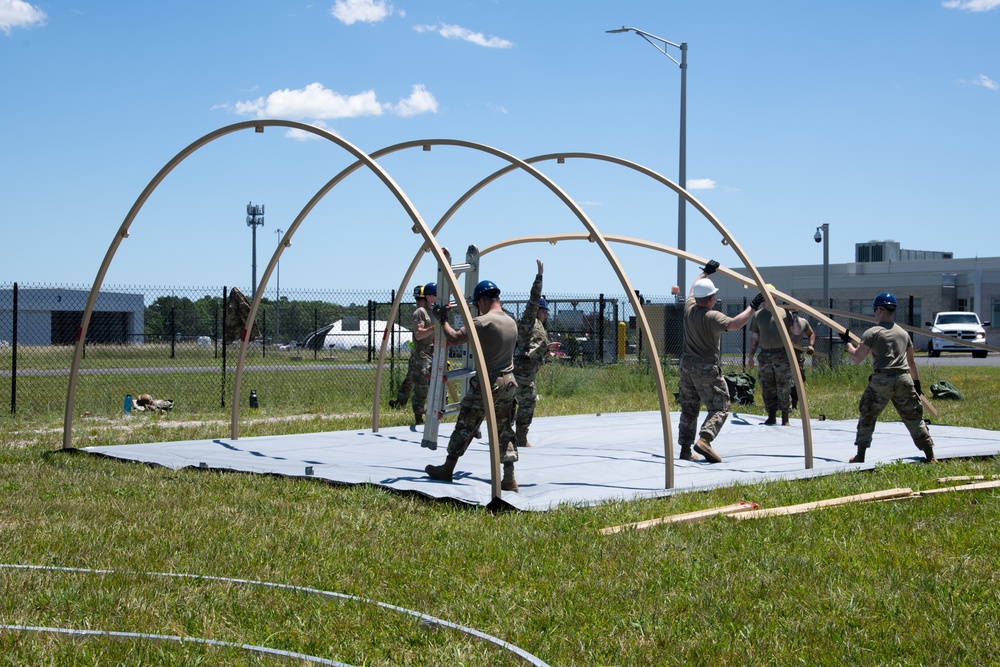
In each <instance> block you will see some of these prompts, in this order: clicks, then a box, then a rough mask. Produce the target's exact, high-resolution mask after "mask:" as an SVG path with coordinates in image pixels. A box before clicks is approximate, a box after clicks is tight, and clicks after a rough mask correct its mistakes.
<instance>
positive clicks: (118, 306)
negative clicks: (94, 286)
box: [0, 288, 145, 345]
mask: <svg viewBox="0 0 1000 667" xmlns="http://www.w3.org/2000/svg"><path fill="white" fill-rule="evenodd" d="M88 296H90V291H89V290H84V289H62V288H44V289H34V288H28V289H21V288H19V289H18V290H17V343H18V345H73V344H75V343H76V338H77V334H78V332H79V330H80V324H81V322H82V320H83V311H84V308H85V307H86V305H87V297H88ZM14 307H15V304H14V290H13V289H3V290H0V340H4V341H8V342H11V343H13V342H14ZM144 326H145V322H144V299H143V295H142V294H127V293H122V292H101V293H100V294H98V297H97V302H96V303H95V304H94V312H93V314H92V315H91V318H90V326H89V327H88V330H87V340H88V341H91V342H95V343H119V344H125V343H141V342H142V334H143V329H144Z"/></svg>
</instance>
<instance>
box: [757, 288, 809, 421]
mask: <svg viewBox="0 0 1000 667" xmlns="http://www.w3.org/2000/svg"><path fill="white" fill-rule="evenodd" d="M767 289H770V290H774V285H771V284H770V283H768V285H767ZM763 305H764V307H763V308H762V309H761V310H758V311H757V312H756V313H755V314H754V316H753V320H752V321H751V322H750V331H751V333H750V363H749V364H748V366H749V367H750V369H753V367H754V353H756V352H757V348H758V347H759V348H760V355H759V359H758V361H759V362H760V370H759V371H758V372H757V377H758V379H759V380H760V389H761V392H762V393H763V394H764V408H765V409H766V410H767V421H765V422H764V424H765V425H767V426H774V425H775V424H776V423H777V419H776V418H775V415H776V414H777V412H778V410H781V425H782V426H788V425H789V421H788V410H789V408H790V407H791V403H792V389H793V388H794V384H793V383H792V367H791V364H789V362H788V355H787V354H786V353H785V348H784V345H783V343H782V342H781V330H780V329H779V327H782V326H784V327H785V328H787V329H788V330H789V332H790V333H791V337H792V340H797V339H799V338H801V337H802V324H801V323H800V322H799V318H798V317H794V316H793V315H792V314H791V313H790V312H789V311H787V310H785V309H784V308H781V307H780V306H779V307H777V311H776V312H772V310H771V306H770V304H769V303H767V302H766V301H765V302H764V304H763Z"/></svg>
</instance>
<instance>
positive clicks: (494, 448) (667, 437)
mask: <svg viewBox="0 0 1000 667" xmlns="http://www.w3.org/2000/svg"><path fill="white" fill-rule="evenodd" d="M417 146H421V147H423V148H425V149H426V148H428V147H430V146H455V147H460V148H471V149H473V150H478V151H481V152H485V153H488V154H490V155H493V156H495V157H499V158H501V159H503V160H507V161H508V162H509V163H511V169H523V170H524V171H526V172H527V173H529V174H530V175H532V176H534V177H535V178H536V179H537V180H539V181H541V182H542V184H543V185H545V186H546V187H547V188H549V190H551V191H552V192H553V193H554V194H555V195H556V196H557V197H559V198H560V199H561V200H562V201H563V203H565V204H566V206H567V207H568V208H569V209H570V210H571V211H572V212H573V213H574V214H575V215H576V217H577V218H578V219H579V220H580V221H581V222H582V223H583V225H584V227H585V228H586V229H587V230H588V232H589V235H590V238H591V239H593V240H594V241H595V242H597V243H598V245H599V246H600V247H601V250H602V251H603V252H604V254H605V257H606V258H607V259H608V262H609V263H610V264H611V266H612V268H613V269H614V271H615V273H616V274H617V275H618V278H619V280H620V282H621V284H622V287H623V288H624V289H625V291H626V294H628V295H629V299H630V301H631V302H632V305H633V308H634V309H635V312H636V316H637V318H638V320H639V322H640V326H641V328H642V330H643V333H644V335H645V336H646V337H647V339H648V340H649V341H650V354H651V355H652V357H653V358H654V359H656V360H657V363H654V364H652V366H653V370H654V375H655V376H656V379H657V385H658V390H657V391H658V396H659V400H660V413H661V416H662V419H663V423H664V425H663V430H664V450H665V453H666V459H667V461H668V466H667V471H666V475H665V477H666V479H665V483H666V486H667V488H672V487H673V442H672V437H671V431H670V420H669V411H668V404H667V395H666V389H665V385H664V380H663V369H662V368H661V367H660V365H659V361H658V360H659V354H658V352H657V350H656V345H655V343H654V342H653V338H652V333H651V329H650V327H649V322H648V321H647V320H646V316H645V313H643V312H642V309H641V308H639V304H638V303H637V301H636V297H635V291H634V290H633V289H632V285H631V282H630V281H629V280H628V277H627V276H626V275H625V272H624V269H622V267H621V265H620V263H619V262H618V260H617V258H616V257H615V255H614V253H613V252H612V250H611V247H610V246H609V245H608V244H607V243H606V242H605V241H603V239H602V237H601V234H600V232H599V231H598V230H597V228H596V227H595V226H594V224H593V223H592V222H591V221H590V219H589V218H588V217H587V215H586V214H585V213H584V212H583V210H582V209H581V208H580V207H579V205H577V204H576V202H575V201H573V199H572V198H570V197H569V195H567V194H566V193H565V192H563V190H562V189H561V188H559V186H558V185H556V184H555V183H554V182H553V181H551V180H550V179H549V178H548V177H547V176H545V175H544V174H542V173H541V172H539V171H538V170H537V169H535V168H534V167H532V166H531V165H529V164H528V163H526V162H524V161H522V160H520V159H519V158H517V157H514V156H513V155H510V154H508V153H506V152H504V151H501V150H499V149H496V148H493V147H491V146H487V145H485V144H478V143H474V142H470V141H462V140H457V139H427V140H420V141H409V142H404V143H400V144H395V145H393V146H389V147H386V148H383V149H380V150H378V151H375V152H373V153H372V154H371V155H370V156H369V157H370V158H372V159H374V158H375V157H381V156H384V155H386V154H388V153H391V152H394V151H399V150H403V149H406V148H414V147H417ZM360 166H361V165H360V164H358V163H355V164H352V165H350V166H348V167H347V168H345V169H344V170H342V171H341V172H340V173H339V174H337V175H336V176H334V177H333V178H332V179H331V180H330V181H328V182H327V183H326V185H324V186H323V187H322V188H320V190H319V191H317V193H316V194H315V195H314V196H313V198H312V199H311V200H310V202H309V203H308V204H307V205H306V207H305V208H304V209H303V210H302V211H301V212H300V213H299V215H298V216H296V218H295V221H294V222H293V223H292V225H291V226H289V230H288V232H286V234H285V236H284V237H283V238H282V241H281V243H280V244H279V246H278V248H276V249H275V251H274V254H273V255H272V257H271V261H270V262H269V264H268V266H267V269H266V270H265V271H264V274H263V276H262V278H261V281H260V285H259V287H258V290H257V296H256V297H255V299H254V302H253V303H252V304H251V308H250V315H249V317H248V323H247V326H248V327H252V324H253V320H254V318H255V317H256V312H257V306H258V305H259V303H260V298H261V296H262V294H263V291H264V288H265V286H266V285H267V280H268V278H269V277H270V274H271V272H272V271H273V269H274V267H275V266H276V265H277V262H278V258H280V256H281V253H282V252H283V250H284V248H285V247H288V245H290V243H291V235H292V234H293V233H294V230H295V229H296V228H297V227H298V225H299V224H300V223H301V221H302V219H303V218H304V217H305V216H306V215H307V214H308V213H309V211H310V210H312V208H313V207H314V206H315V205H316V203H318V202H319V200H320V199H322V198H323V197H324V196H325V195H326V194H327V193H328V192H329V191H330V190H331V189H332V188H333V187H334V186H336V185H337V184H338V183H340V182H341V181H342V180H343V179H344V178H346V176H347V175H349V174H350V173H353V171H355V170H356V169H358V168H359V167H360ZM470 196H471V195H470ZM466 199H467V197H466ZM457 209H458V206H453V207H452V208H451V209H450V210H449V212H448V214H447V216H446V217H445V218H442V220H441V221H439V222H438V224H437V225H435V226H434V229H433V230H432V231H431V232H430V233H429V234H430V237H431V238H433V239H434V248H437V252H435V258H436V259H437V260H438V264H439V265H444V264H445V262H444V260H443V255H442V254H441V253H440V247H439V246H438V245H437V241H436V234H437V232H438V231H440V229H441V228H442V227H443V226H444V224H445V223H446V222H447V220H448V219H449V218H450V217H451V215H452V214H453V213H454V212H455V211H456V210H457ZM422 224H423V223H421V225H422ZM414 231H417V226H416V225H415V226H414ZM420 231H421V232H423V231H424V230H423V229H420ZM426 240H427V235H426V234H425V243H424V244H422V245H421V247H420V249H419V250H418V251H417V253H416V255H415V256H414V258H413V261H412V262H411V264H410V267H409V269H408V270H407V272H406V275H405V277H404V278H403V282H402V283H401V285H400V288H399V290H397V292H396V298H395V299H394V300H393V304H392V308H391V310H390V314H389V317H388V320H387V324H386V331H391V330H392V327H393V324H394V321H395V316H396V313H397V312H398V309H399V303H400V300H401V298H402V295H403V291H404V288H405V286H406V284H407V282H408V281H409V279H410V277H411V276H412V274H413V271H414V270H415V268H416V265H417V264H418V263H419V260H420V255H421V254H422V253H424V252H426V251H427V249H428V243H427V242H426ZM445 275H446V277H447V279H448V282H449V286H450V288H451V290H452V293H453V294H454V295H455V298H456V301H457V305H458V307H459V309H460V312H461V313H462V317H463V319H464V321H465V322H466V325H467V327H466V329H467V331H469V333H470V339H471V340H472V342H473V348H474V349H475V350H476V354H477V356H476V367H477V368H485V367H486V364H485V360H484V358H483V357H482V353H481V352H480V351H479V341H478V337H477V336H476V334H475V327H469V326H468V324H470V323H471V321H472V316H471V313H470V312H469V309H468V306H467V304H466V303H465V296H464V294H463V293H462V290H461V287H460V286H459V284H458V281H457V280H456V279H455V277H454V276H453V275H452V274H451V273H450V272H448V271H446V272H445ZM388 342H389V339H388V336H383V338H382V345H381V348H380V352H379V359H378V363H377V364H376V371H375V395H374V400H373V404H374V405H373V408H372V428H373V430H377V429H378V411H379V399H380V395H381V378H382V370H383V368H384V364H385V354H386V348H387V346H388ZM246 345H247V341H246V340H244V342H243V344H242V345H241V348H240V358H239V361H238V363H237V369H236V374H235V380H234V385H235V386H234V390H235V389H238V386H239V385H238V382H239V378H240V377H241V375H242V369H243V364H244V358H245V348H246ZM483 395H484V400H485V403H486V415H487V417H486V421H487V424H488V426H489V429H490V444H491V446H490V462H491V468H492V486H493V496H494V498H499V497H500V487H499V484H500V455H499V446H498V442H499V439H498V438H497V437H496V424H495V423H494V420H493V417H494V408H493V400H492V396H490V395H489V392H486V391H484V392H483ZM237 410H238V407H237V406H236V405H234V406H233V429H234V433H235V429H236V424H237V418H236V415H237ZM234 437H235V435H234Z"/></svg>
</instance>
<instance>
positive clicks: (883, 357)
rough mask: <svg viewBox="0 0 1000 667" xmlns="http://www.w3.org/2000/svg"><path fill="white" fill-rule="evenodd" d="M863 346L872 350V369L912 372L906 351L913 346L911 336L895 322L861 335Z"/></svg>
mask: <svg viewBox="0 0 1000 667" xmlns="http://www.w3.org/2000/svg"><path fill="white" fill-rule="evenodd" d="M861 344H862V345H867V346H868V347H870V348H871V349H872V369H873V370H876V371H883V370H900V371H908V370H910V365H909V364H908V363H906V350H907V348H909V347H911V346H912V345H913V343H912V342H910V335H909V334H908V333H906V330H905V329H903V327H897V326H896V323H895V322H881V323H879V324H876V325H875V326H873V327H872V328H871V329H868V330H867V331H865V332H864V333H863V334H861Z"/></svg>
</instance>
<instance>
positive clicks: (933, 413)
mask: <svg viewBox="0 0 1000 667" xmlns="http://www.w3.org/2000/svg"><path fill="white" fill-rule="evenodd" d="M917 397H919V398H920V402H921V403H923V404H924V408H925V409H926V410H927V411H928V412H929V413H931V416H932V417H937V408H935V407H934V406H933V405H932V404H931V402H930V401H929V400H927V397H926V396H924V395H923V394H917Z"/></svg>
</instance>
